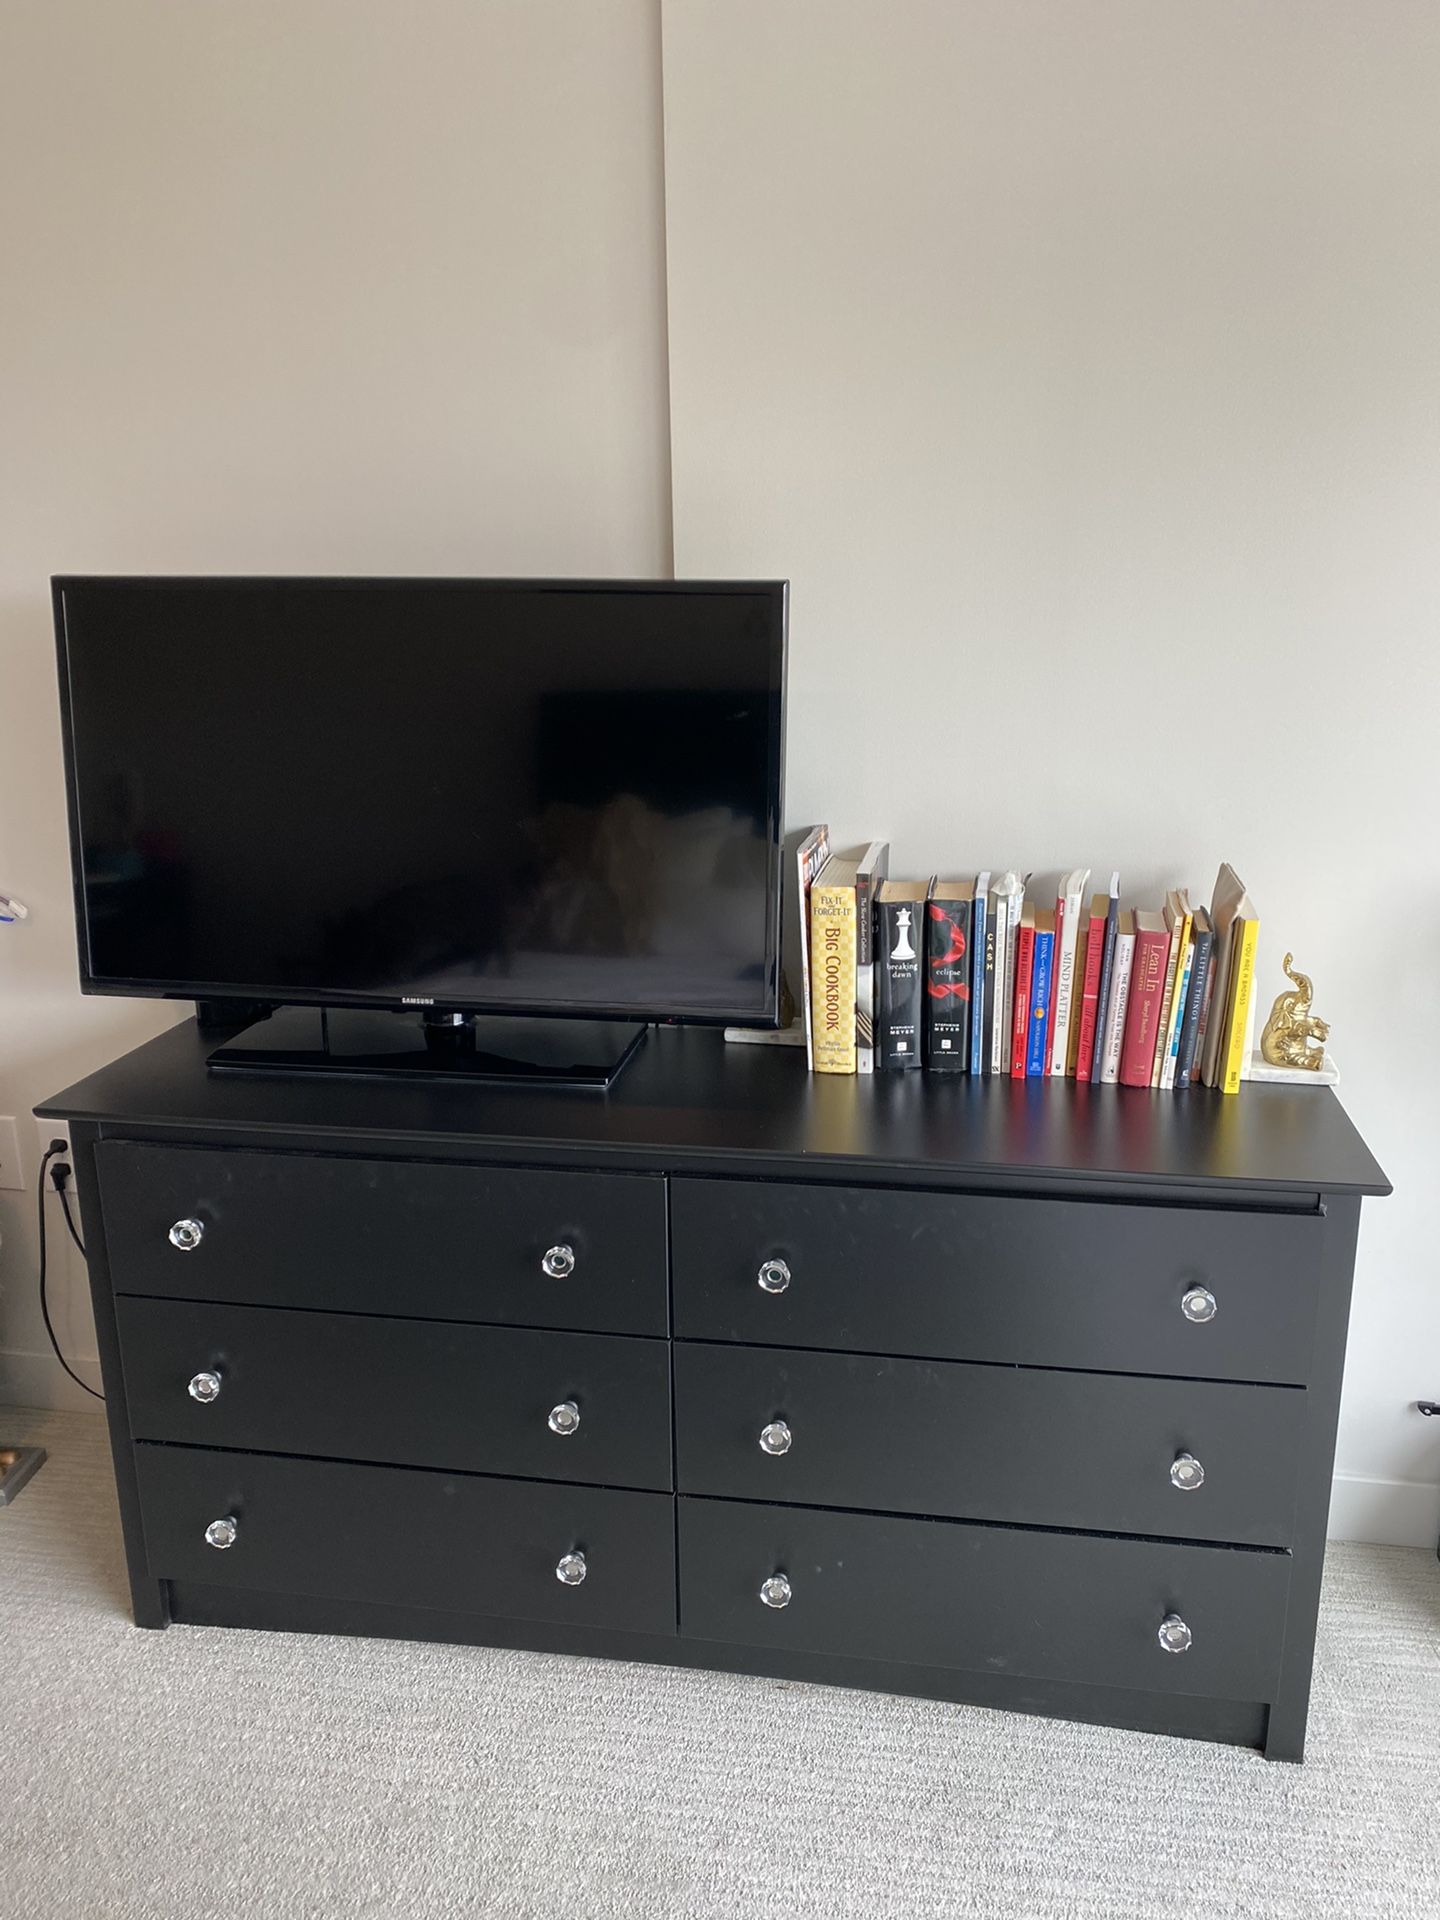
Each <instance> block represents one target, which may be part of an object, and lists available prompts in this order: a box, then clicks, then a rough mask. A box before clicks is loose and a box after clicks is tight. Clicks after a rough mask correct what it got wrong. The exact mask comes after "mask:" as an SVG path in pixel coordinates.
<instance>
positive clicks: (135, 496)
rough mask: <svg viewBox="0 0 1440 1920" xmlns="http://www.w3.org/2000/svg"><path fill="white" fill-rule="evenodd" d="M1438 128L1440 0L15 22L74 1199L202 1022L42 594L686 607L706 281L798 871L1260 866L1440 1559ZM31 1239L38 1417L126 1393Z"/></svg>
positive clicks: (22, 943) (470, 5)
mask: <svg viewBox="0 0 1440 1920" xmlns="http://www.w3.org/2000/svg"><path fill="white" fill-rule="evenodd" d="M662 13H663V28H664V74H663V78H664V110H665V137H666V155H665V161H666V174H665V190H666V196H667V198H668V220H667V217H666V214H667V207H666V204H665V202H663V201H662V176H661V154H660V111H661V68H660V47H659V34H660V25H661V14H662ZM1437 97H1440V12H1437V10H1436V9H1435V8H1434V7H1433V5H1431V4H1430V0H1423V4H1421V0H1382V3H1381V4H1379V5H1376V6H1374V7H1369V8H1363V9H1362V8H1358V7H1356V6H1354V5H1352V4H1351V3H1350V0H1268V3H1267V4H1266V5H1265V6H1256V5H1253V4H1251V0H1244V3H1243V4H1241V3H1240V0H1212V4H1211V5H1208V6H1206V7H1196V6H1194V5H1193V4H1192V3H1191V0H1068V4H1067V5H1065V6H1063V7H1059V6H1052V5H1049V4H1036V3H1035V0H928V3H927V0H898V3H896V4H882V3H881V0H828V3H827V4H825V5H821V4H819V0H663V4H662V0H594V4H590V3H589V0H418V4H415V5H400V4H396V3H395V0H245V4H243V5H218V4H199V0H173V4H169V5H161V4H158V0H125V4H124V5H114V4H110V0H7V4H5V5H4V6H3V7H0V272H3V274H4V276H5V294H4V299H3V302H0V432H3V440H0V700H3V712H0V723H3V741H0V887H8V888H12V889H14V890H15V891H16V892H18V893H19V894H20V895H21V896H22V897H23V898H26V899H28V900H29V902H30V904H31V906H32V908H33V909H34V917H33V918H32V920H31V921H30V923H29V924H28V925H27V926H25V927H23V928H0V1113H11V1112H14V1113H17V1114H19V1115H21V1116H22V1140H23V1141H24V1144H25V1146H26V1148H27V1151H29V1152H30V1153H31V1155H32V1168H33V1147H32V1146H31V1137H32V1130H31V1129H30V1127H29V1123H28V1121H27V1120H24V1119H23V1116H25V1115H27V1114H28V1111H29V1107H30V1105H31V1103H32V1102H33V1101H34V1100H35V1099H36V1098H39V1097H40V1096H42V1095H43V1094H45V1093H48V1092H50V1091H52V1090H53V1089H54V1088H55V1087H57V1086H59V1085H61V1084H63V1083H64V1082H65V1081H67V1080H68V1079H71V1078H73V1077H75V1076H76V1075H77V1074H79V1073H80V1072H82V1071H83V1070H85V1069H87V1068H88V1067H90V1066H92V1065H94V1064H96V1063H98V1062H99V1061H100V1060H101V1059H102V1058H103V1057H104V1056H105V1055H106V1054H107V1053H111V1052H114V1051H116V1050H117V1049H118V1048H119V1047H120V1045H122V1044H124V1043H126V1042H129V1041H131V1040H133V1039H137V1038H139V1037H142V1036H143V1035H144V1034H146V1033H148V1032H151V1031H153V1030H155V1029H156V1028H157V1027H158V1026H160V1025H162V1024H163V1023H165V1022H166V1021H167V1020H168V1019H170V1018H171V1017H173V1013H172V1010H170V1009H167V1008H165V1007H163V1006H155V1005H146V1004H145V1003H134V1004H127V1003H125V1002H123V1001H106V1000H88V1001H87V1000H82V999H81V997H80V996H79V994H78V992H77V990H76V984H75V960H74V946H73V937H72V931H71V923H70V917H69V877H68V863H67V858H66V849H65V841H64V826H63V794H62V787H61V779H60V762H59V744H58V736H57V723H56V713H55V699H54V690H53V669H52V664H51V657H50V647H51V641H50V633H49V615H48V609H47V605H46V599H45V580H46V576H47V575H48V574H49V573H50V572H52V571H54V570H61V569H75V570H82V569H101V568H114V569H116V570H126V571H131V570H141V569H145V568H153V569H192V570H201V571H204V570H214V569H219V568H233V569H236V570H242V571H248V570H259V569H275V570H291V571H303V570H313V571H325V570H332V569H333V570H337V571H342V570H343V571H356V570H361V569H373V570H375V571H379V572H390V571H394V572H405V571H421V570H437V571H441V570H454V571H461V572H465V571H473V572H492V571H513V572H517V573H527V572H567V571H568V572H577V573H580V572H594V573H625V572H634V573H642V574H643V573H663V572H666V571H668V568H669V563H670V513H671V495H670V472H669V462H670V459H671V451H672V449H671V441H670V440H668V439H667V391H666V375H667V308H666V298H665V273H666V241H667V236H668V251H669V306H668V326H669V332H670V339H669V342H668V352H669V360H668V369H669V374H670V401H671V403H672V404H673V409H674V419H673V460H674V497H673V506H674V518H675V545H676V558H677V561H678V570H679V571H680V572H681V573H689V574H699V573H707V572H715V573H721V574H725V573H740V574H751V575H755V574H760V575H764V574H768V573H781V574H787V575H789V576H790V577H791V578H792V580H793V583H794V591H793V631H792V681H791V728H790V817H791V819H792V821H799V820H801V819H802V818H805V817H817V816H821V815H828V816H829V818H830V819H831V820H832V822H833V824H834V825H835V827H836V829H837V830H838V832H839V833H840V835H841V836H842V837H844V838H857V837H859V836H860V835H861V834H864V833H869V832H871V831H875V832H884V833H887V834H888V835H889V836H890V837H891V838H892V840H893V842H894V845H895V858H896V861H897V863H898V864H899V865H900V866H902V867H907V868H909V869H911V870H913V871H915V872H923V871H925V870H926V869H928V868H929V867H931V866H936V865H940V864H944V865H947V866H953V865H959V866H963V865H965V864H966V863H969V864H973V865H976V866H979V865H981V864H986V865H997V864H1008V863H1012V862H1013V863H1016V864H1023V865H1027V866H1033V867H1034V868H1036V869H1037V870H1038V871H1039V872H1041V873H1042V874H1045V873H1052V872H1053V871H1054V870H1055V869H1057V868H1061V867H1068V866H1070V865H1072V864H1074V863H1075V862H1077V861H1079V862H1086V861H1088V862H1090V863H1091V864H1092V865H1093V866H1094V867H1096V868H1097V870H1098V869H1102V868H1103V869H1107V870H1108V868H1109V867H1110V866H1111V865H1112V864H1113V865H1118V866H1119V867H1120V868H1121V869H1122V872H1123V875H1124V878H1125V881H1126V884H1127V887H1128V888H1129V889H1130V890H1131V896H1132V898H1135V899H1139V900H1145V899H1147V898H1155V897H1157V896H1158V892H1159V889H1160V888H1161V887H1162V886H1163V885H1164V884H1166V883H1167V882H1170V881H1173V880H1175V879H1186V880H1189V881H1190V882H1192V883H1193V884H1194V885H1196V886H1197V887H1198V888H1199V889H1200V890H1201V891H1202V892H1203V891H1204V890H1206V889H1208V886H1209V884H1210V881H1211V879H1212V877H1213V873H1214V869H1215V867H1216V865H1217V863H1218V861H1219V860H1220V859H1222V858H1227V857H1228V858H1230V859H1233V860H1234V861H1235V863H1236V864H1237V865H1238V866H1239V867H1240V869H1241V871H1242V872H1243V873H1244V874H1245V876H1246V878H1247V879H1248V880H1249V882H1250V884H1251V886H1252V888H1253V890H1254V892H1255V894H1256V896H1257V898H1258V900H1259V903H1260V907H1261V910H1262V914H1263V916H1264V922H1265V930H1266V932H1265V950H1264V952H1263V954H1262V961H1263V964H1264V967H1265V969H1266V982H1265V984H1266V991H1267V992H1273V991H1274V990H1275V988H1276V986H1277V985H1278V980H1277V977H1276V966H1277V962H1278V958H1279V954H1280V952H1281V951H1283V947H1284V946H1285V945H1293V947H1294V948H1295V950H1296V952H1297V953H1298V954H1299V955H1300V957H1301V960H1302V964H1304V965H1306V966H1307V967H1309V968H1310V970H1311V971H1312V972H1313V973H1314V974H1315V977H1316V980H1317V983H1318V990H1319V1005H1320V1010H1321V1011H1322V1012H1324V1013H1326V1014H1328V1015H1329V1016H1330V1017H1331V1018H1332V1019H1333V1020H1334V1022H1335V1048H1336V1051H1337V1053H1338V1055H1339V1058H1340V1060H1341V1064H1342V1068H1343V1071H1344V1081H1345V1084H1344V1089H1343V1094H1344V1098H1345V1100H1346V1103H1347V1105H1348V1106H1349V1107H1350V1109H1351V1111H1352V1112H1353V1113H1354V1115H1355V1117H1356V1119H1357V1120H1358V1121H1359V1122H1360V1124H1361V1125H1362V1127H1363V1128H1364V1129H1365V1131H1366V1133H1367V1135H1368V1136H1369V1138H1370V1139H1371V1141H1372V1143H1373V1145H1374V1146H1375V1149H1376V1151H1377V1152H1378V1153H1379V1155H1380V1157H1381V1159H1382V1161H1383V1162H1384V1163H1385V1165H1386V1166H1387V1168H1388V1170H1389V1172H1390V1173H1391V1175H1392V1176H1393V1178H1394V1179H1395V1181H1396V1183H1397V1187H1398V1189H1399V1191H1398V1192H1397V1195H1396V1197H1395V1198H1394V1199H1393V1200H1391V1201H1389V1202H1385V1203H1381V1204H1377V1205H1375V1206H1373V1207H1372V1208H1370V1209H1369V1211H1368V1213H1367V1217H1366V1224H1365V1228H1364V1231H1363V1235H1362V1244H1361V1259H1360V1267H1359V1273H1358V1293H1357V1302H1356V1309H1355V1316H1354V1323H1353V1340H1352V1349H1351V1363H1350V1369H1349V1375H1348V1381H1347V1392H1346V1402H1345V1414H1344V1423H1343V1428H1342V1434H1341V1450H1340V1466H1341V1469H1342V1478H1341V1480H1340V1482H1339V1499H1338V1500H1337V1506H1336V1514H1335V1519H1336V1524H1337V1526H1338V1529H1339V1530H1340V1531H1344V1532H1349V1533H1355V1534H1365V1533H1371V1534H1377V1535H1379V1536H1381V1537H1384V1536H1385V1535H1387V1534H1388V1535H1390V1536H1391V1537H1396V1538H1400V1537H1406V1538H1415V1539H1423V1538H1425V1537H1426V1534H1427V1530H1428V1535H1429V1537H1430V1538H1431V1539H1433V1537H1434V1532H1435V1527H1436V1521H1437V1505H1440V1496H1437V1491H1436V1482H1437V1480H1440V1459H1437V1449H1440V1436H1437V1435H1435V1434H1434V1433H1433V1432H1432V1431H1431V1429H1430V1427H1429V1426H1428V1425H1427V1424H1426V1423H1424V1422H1422V1421H1420V1420H1419V1419H1418V1418H1417V1417H1416V1416H1415V1415H1414V1414H1413V1413H1410V1412H1409V1411H1407V1408H1408V1403H1409V1402H1411V1401H1413V1400H1414V1399H1415V1398H1416V1397H1417V1395H1420V1394H1422V1393H1423V1394H1433V1393H1435V1392H1437V1391H1440V1378H1437V1377H1436V1372H1435V1368H1436V1365H1437V1355H1440V1305H1437V1296H1436V1294H1435V1290H1434V1287H1433V1282H1432V1267H1433V1259H1432V1255H1431V1252H1430V1243H1429V1237H1428V1235H1427V1233H1426V1220H1425V1208H1426V1203H1427V1200H1428V1197H1429V1193H1428V1183H1429V1180H1430V1177H1431V1168H1432V1165H1433V1164H1434V1162H1435V1161H1436V1158H1437V1149H1440V1122H1437V1118H1436V1111H1435V1107H1434V1103H1433V1101H1432V1098H1431V1095H1430V1092H1429V1085H1428V1079H1427V1066H1428V1062H1427V1061H1426V1060H1425V1058H1424V1056H1423V1051H1422V1050H1423V1047H1424V1022H1425V1014H1426V1010H1427V1009H1428V1007H1429V1004H1430V1002H1431V1000H1432V998H1433V997H1434V992H1435V987H1436V964H1435V960H1434V955H1435V952H1436V950H1437V946H1436V939H1435V934H1436V931H1437V928H1436V920H1437V912H1436V908H1435V905H1434V901H1435V899H1436V898H1437V895H1440V885H1437V883H1440V856H1437V853H1436V850H1435V839H1434V821H1435V816H1436V812H1437V807H1436V802H1437V800H1440V779H1437V775H1436V773H1435V771H1434V767H1433V763H1432V757H1431V756H1432V753H1433V747H1432V735H1433V733H1434V725H1435V717H1436V712H1437V695H1440V655H1437V652H1436V648H1435V644H1434V642H1435V635H1436V632H1437V626H1440V623H1437V615H1440V543H1437V540H1436V537H1435V536H1436V526H1437V506H1440V467H1437V448H1440V380H1437V375H1436V367H1437V364H1440V363H1437V350H1436V341H1437V340H1440V251H1437V235H1440V223H1437V222H1436V221H1435V218H1434V209H1435V207H1436V206H1437V205H1440V117H1437V116H1436V115H1435V113H1434V111H1433V102H1434V100H1435V99H1436V98H1437ZM1363 929H1368V931H1362V930H1363ZM33 1201H34V1193H33V1189H32V1191H31V1192H29V1193H27V1194H23V1195H13V1194H7V1193H3V1192H0V1235H3V1239H4V1245H3V1247H0V1403H3V1401H4V1400H5V1399H7V1398H11V1399H25V1398H29V1399H45V1400H53V1399H57V1398H61V1397H63V1396H64V1395H65V1394H70V1397H72V1398H75V1397H78V1395H75V1394H73V1393H71V1390H70V1389H68V1388H67V1387H65V1386H64V1384H63V1383H60V1384H58V1385H57V1382H58V1380H59V1376H58V1374H57V1371H56V1369H55V1367H54V1366H53V1363H51V1362H49V1361H48V1360H46V1359H45V1358H43V1357H41V1354H42V1347H43V1337H42V1335H41V1332H40V1328H39V1321H38V1314H37V1313H36V1310H35V1306H34V1251H35V1249H34V1237H33V1229H31V1228H30V1226H29V1224H28V1215H29V1208H30V1206H31V1205H33ZM78 1264H79V1263H78V1261H77V1262H76V1263H75V1265H76V1267H77V1268H78ZM79 1279H80V1276H79V1274H78V1272H77V1273H75V1274H70V1273H68V1272H65V1271H62V1273H61V1276H60V1302H59V1304H60V1308H61V1320H62V1327H63V1328H64V1330H65V1332H66V1337H67V1338H69V1339H71V1340H72V1342H73V1343H74V1345H75V1347H76V1349H77V1350H80V1349H83V1348H84V1347H85V1343H86V1342H87V1341H88V1338H89V1335H88V1332H87V1329H86V1325H85V1321H84V1316H83V1311H82V1310H80V1309H79V1308H76V1307H74V1306H73V1305H72V1294H75V1295H77V1296H78V1281H79Z"/></svg>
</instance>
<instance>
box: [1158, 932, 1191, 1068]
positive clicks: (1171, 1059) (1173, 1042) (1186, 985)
mask: <svg viewBox="0 0 1440 1920" xmlns="http://www.w3.org/2000/svg"><path fill="white" fill-rule="evenodd" d="M1194 965H1195V942H1194V941H1193V940H1187V941H1186V942H1185V958H1184V960H1183V961H1182V962H1181V964H1180V972H1179V976H1178V982H1179V983H1178V985H1177V986H1176V989H1175V1005H1176V1007H1177V1008H1178V1009H1179V1012H1180V1014H1181V1015H1183V1013H1184V1010H1185V999H1186V996H1187V994H1188V993H1189V991H1190V973H1191V969H1192V968H1193V967H1194ZM1181 1024H1182V1022H1181V1019H1180V1018H1179V1017H1178V1016H1177V1017H1176V1018H1175V1019H1173V1020H1172V1021H1171V1022H1170V1036H1169V1040H1168V1043H1167V1045H1166V1048H1165V1064H1164V1066H1163V1067H1162V1068H1161V1069H1160V1090H1161V1092H1162V1093H1173V1092H1174V1091H1175V1069H1176V1067H1177V1066H1178V1065H1179V1062H1180V1027H1181Z"/></svg>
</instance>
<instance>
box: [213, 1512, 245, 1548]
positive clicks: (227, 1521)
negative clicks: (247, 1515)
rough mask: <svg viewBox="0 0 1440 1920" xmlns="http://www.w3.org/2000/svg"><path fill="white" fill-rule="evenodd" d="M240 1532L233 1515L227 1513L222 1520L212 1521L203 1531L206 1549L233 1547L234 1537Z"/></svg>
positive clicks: (238, 1523) (237, 1522) (238, 1524)
mask: <svg viewBox="0 0 1440 1920" xmlns="http://www.w3.org/2000/svg"><path fill="white" fill-rule="evenodd" d="M239 1531H240V1522H239V1521H238V1520H237V1519H236V1518H235V1516H234V1514H233V1513H227V1514H226V1516H225V1518H224V1519H223V1520H212V1521H211V1522H210V1524H209V1526H208V1527H206V1529H205V1544H206V1546H207V1547H233V1546H234V1544H235V1536H236V1535H237V1534H238V1533H239Z"/></svg>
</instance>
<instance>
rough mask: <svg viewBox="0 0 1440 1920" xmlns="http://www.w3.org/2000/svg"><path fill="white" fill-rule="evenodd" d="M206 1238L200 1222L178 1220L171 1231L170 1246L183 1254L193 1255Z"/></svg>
mask: <svg viewBox="0 0 1440 1920" xmlns="http://www.w3.org/2000/svg"><path fill="white" fill-rule="evenodd" d="M204 1237H205V1229H204V1227H202V1226H201V1224H200V1222H199V1221H198V1220H177V1221H176V1222H175V1224H174V1226H173V1227H171V1229H170V1244H171V1246H172V1247H178V1248H179V1249H180V1251H181V1253H193V1252H194V1251H195V1249H196V1247H198V1246H199V1244H200V1242H201V1241H202V1240H203V1239H204Z"/></svg>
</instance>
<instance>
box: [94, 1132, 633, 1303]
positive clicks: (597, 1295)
mask: <svg viewBox="0 0 1440 1920" xmlns="http://www.w3.org/2000/svg"><path fill="white" fill-rule="evenodd" d="M95 1161H96V1166H97V1168H98V1171H99V1180H100V1199H101V1207H102V1210H103V1213H104V1217H105V1240H106V1247H107V1250H108V1253H109V1257H110V1271H111V1277H112V1280H113V1283H114V1286H115V1289H116V1291H117V1292H120V1293H147V1294H161V1295H166V1296H169V1297H171V1298H178V1299H192V1300H233V1301H237V1302H242V1303H244V1304H247V1305H253V1306H285V1307H320V1308H326V1309H340V1310H342V1311H350V1312H354V1313H393V1314H407V1315H417V1316H419V1317H421V1318H423V1319H436V1320H478V1321H494V1322H500V1323H507V1324H510V1325H519V1326H539V1327H573V1328H583V1329H587V1330H590V1331H593V1332H597V1333H647V1334H664V1333H665V1332H666V1331H667V1326H668V1303H667V1286H666V1258H665V1188H664V1181H663V1180H662V1179H661V1178H660V1177H659V1176H658V1175H645V1174H605V1173H549V1172H533V1171H514V1170H511V1169H508V1168H499V1167H472V1166H447V1165H437V1164H435V1163H433V1162H427V1161H414V1160H403V1161H397V1160H348V1159H339V1158H328V1157H325V1156H323V1155H319V1154H300V1153H252V1152H248V1151H231V1150H226V1149H224V1148H204V1147H195V1148H191V1147H161V1146H143V1145H140V1144H138V1143H135V1142H133V1141H123V1140H114V1141H105V1142H102V1143H101V1144H100V1145H99V1146H98V1147H97V1148H96V1150H95ZM185 1222H190V1223H193V1225H192V1226H190V1227H188V1228H186V1227H183V1226H182V1227H181V1230H180V1232H179V1233H177V1234H176V1235H175V1236H174V1237H173V1238H172V1231H171V1230H172V1228H174V1227H176V1225H177V1223H185ZM195 1228H198V1229H199V1239H198V1242H196V1243H195V1244H193V1245H188V1246H187V1245H185V1244H183V1243H184V1242H186V1241H194V1240H195V1231H194V1230H195ZM176 1240H179V1241H180V1242H181V1243H182V1244H180V1245H177V1244H175V1242H176ZM558 1249H568V1250H569V1255H570V1256H573V1259H572V1258H567V1257H566V1256H565V1254H563V1253H560V1252H556V1253H555V1256H554V1257H553V1258H549V1261H548V1269H547V1256H550V1255H551V1253H552V1250H558Z"/></svg>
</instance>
